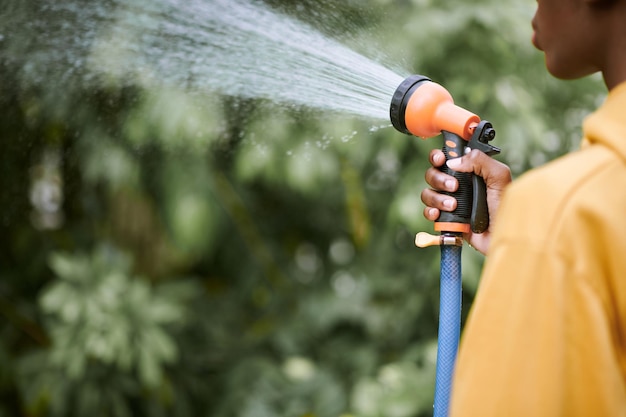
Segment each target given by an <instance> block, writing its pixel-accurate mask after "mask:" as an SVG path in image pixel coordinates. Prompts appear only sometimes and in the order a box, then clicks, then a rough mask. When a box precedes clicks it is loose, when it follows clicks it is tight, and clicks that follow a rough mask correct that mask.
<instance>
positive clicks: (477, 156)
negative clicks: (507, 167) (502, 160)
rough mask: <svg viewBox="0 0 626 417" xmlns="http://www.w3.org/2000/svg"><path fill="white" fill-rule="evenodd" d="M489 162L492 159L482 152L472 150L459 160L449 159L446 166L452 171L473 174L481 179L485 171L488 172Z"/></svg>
mask: <svg viewBox="0 0 626 417" xmlns="http://www.w3.org/2000/svg"><path fill="white" fill-rule="evenodd" d="M491 161H493V159H492V158H490V157H489V156H487V155H486V154H484V153H483V152H480V151H479V150H476V149H474V150H472V151H471V152H470V153H468V154H466V155H464V156H462V157H460V158H452V159H449V160H448V161H446V165H447V166H448V168H450V169H452V170H454V171H458V172H473V173H474V174H476V175H480V176H481V177H482V176H484V174H485V173H486V172H485V171H488V170H489V165H490V162H491Z"/></svg>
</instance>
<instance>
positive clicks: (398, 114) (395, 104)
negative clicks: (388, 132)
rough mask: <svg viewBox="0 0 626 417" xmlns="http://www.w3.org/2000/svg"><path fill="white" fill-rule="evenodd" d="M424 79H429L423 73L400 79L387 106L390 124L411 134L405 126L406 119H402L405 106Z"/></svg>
mask: <svg viewBox="0 0 626 417" xmlns="http://www.w3.org/2000/svg"><path fill="white" fill-rule="evenodd" d="M425 81H431V80H430V78H428V77H425V76H423V75H419V74H415V75H411V76H409V77H407V78H406V79H405V80H404V81H402V82H401V83H400V85H399V86H398V88H396V91H395V93H393V97H392V98H391V105H390V106H389V117H390V118H391V124H392V125H393V127H395V128H396V130H398V131H400V132H402V133H406V134H411V132H409V131H408V130H407V128H406V121H405V119H404V115H405V112H406V106H407V103H408V101H409V98H411V96H412V95H413V93H414V92H415V90H416V89H417V88H418V87H419V86H420V84H422V83H423V82H425Z"/></svg>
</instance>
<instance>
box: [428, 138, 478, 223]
mask: <svg viewBox="0 0 626 417" xmlns="http://www.w3.org/2000/svg"><path fill="white" fill-rule="evenodd" d="M442 135H443V147H442V151H443V153H444V155H445V157H446V161H448V160H449V159H453V158H460V157H462V156H463V154H464V153H465V146H466V144H467V142H466V141H465V140H464V139H463V138H461V137H460V136H458V135H456V134H454V133H451V132H447V131H445V130H444V131H443V132H442ZM439 169H440V170H441V171H442V172H444V173H445V174H448V175H451V176H453V177H454V178H456V180H457V181H458V183H459V187H458V188H457V191H454V192H447V191H446V192H444V194H447V195H449V196H451V197H454V198H455V199H456V201H457V205H456V209H454V211H452V212H443V211H442V212H441V214H440V216H439V218H438V219H437V220H436V222H435V223H436V225H435V229H436V230H439V231H451V232H458V231H469V226H461V225H469V224H470V221H471V215H472V201H473V194H474V187H473V186H472V177H473V174H471V173H469V172H456V171H453V170H451V169H450V168H448V166H447V165H446V164H443V165H442V166H441V167H440V168H439ZM450 228H452V229H454V230H451V229H450Z"/></svg>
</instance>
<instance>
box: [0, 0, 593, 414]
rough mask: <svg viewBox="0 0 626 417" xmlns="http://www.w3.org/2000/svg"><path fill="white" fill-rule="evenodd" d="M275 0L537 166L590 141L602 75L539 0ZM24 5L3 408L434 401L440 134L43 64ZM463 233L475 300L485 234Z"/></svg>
mask: <svg viewBox="0 0 626 417" xmlns="http://www.w3.org/2000/svg"><path fill="white" fill-rule="evenodd" d="M35 3H36V2H35ZM96 3H98V2H97V1H95V0H94V1H92V2H89V1H85V7H91V5H93V4H96ZM16 4H17V3H16ZM181 4H184V2H181ZM271 5H272V7H276V8H277V9H279V10H281V11H283V12H286V13H289V14H292V15H295V16H297V17H299V18H301V19H303V20H308V21H309V23H310V24H312V25H313V26H314V27H318V28H319V30H320V31H323V32H324V33H327V34H329V35H332V36H334V37H336V38H337V39H339V40H340V41H342V42H345V43H346V44H347V45H349V46H350V47H351V48H354V49H356V50H358V51H360V52H363V53H366V54H368V53H373V52H375V51H378V52H383V53H384V54H385V56H387V57H388V58H387V59H391V60H392V61H393V63H394V64H395V65H397V66H399V67H403V68H406V70H408V71H409V72H419V73H423V74H428V75H429V76H430V77H431V78H432V79H433V80H436V81H437V82H439V83H441V84H443V85H444V86H446V88H447V89H448V90H449V91H450V92H451V93H452V94H453V95H454V97H455V101H456V102H457V103H459V104H460V105H462V106H464V107H466V108H469V109H471V110H472V111H473V112H475V113H477V114H480V115H481V116H482V117H483V118H486V119H488V120H490V121H491V122H492V123H493V124H494V125H495V127H496V129H497V130H498V137H497V139H496V142H497V144H498V146H501V147H502V148H503V153H502V154H501V155H500V156H499V157H498V158H499V159H501V160H503V161H506V162H507V163H508V164H510V165H511V167H512V169H513V171H514V174H515V175H516V176H517V175H519V174H521V173H522V172H523V171H525V170H527V169H529V168H531V167H533V166H536V165H540V164H543V163H545V162H546V161H548V160H550V159H552V158H554V157H556V156H558V155H560V154H562V153H564V152H567V151H569V150H571V149H573V148H575V147H576V146H577V144H578V140H579V128H580V122H581V120H582V118H583V116H584V114H585V113H586V112H588V111H589V109H591V108H593V106H594V105H596V104H597V103H598V101H599V100H600V99H601V98H602V94H603V89H602V88H601V85H600V82H599V80H598V79H590V80H585V81H577V82H563V81H557V80H554V79H552V78H550V77H549V76H548V75H547V74H546V72H545V69H544V66H543V58H542V56H541V54H540V53H539V52H537V51H535V50H533V48H532V46H531V44H530V33H531V29H530V19H531V17H532V13H533V11H534V9H533V8H534V6H535V4H534V2H531V1H528V0H507V1H502V0H475V1H471V2H470V1H461V0H445V1H429V0H413V1H409V0H404V1H401V0H397V1H394V0H367V1H366V0H362V1H347V2H346V1H344V0H325V1H322V2H320V1H302V2H295V1H293V2H292V1H286V0H283V1H279V0H276V1H272V2H271ZM3 7H4V6H3ZM0 8H2V7H0ZM18 9H19V10H18ZM18 11H19V12H20V13H22V16H21V17H22V22H23V21H25V20H24V19H23V18H24V15H23V13H28V7H26V6H25V7H21V8H20V7H17V6H15V7H13V8H12V7H11V6H9V7H7V8H5V9H4V10H0V144H1V146H0V416H3V417H4V416H29V417H40V416H51V417H52V416H54V417H56V416H64V417H70V416H90V417H97V416H181V417H182V416H216V417H222V416H223V417H228V416H237V417H265V416H268V417H269V416H285V417H290V416H294V417H305V416H309V417H313V416H315V417H340V416H342V417H347V416H358V417H378V416H381V417H382V416H384V417H412V416H428V415H430V414H431V412H432V396H433V386H434V369H435V360H436V330H437V310H438V267H439V264H438V262H439V253H438V249H436V248H429V249H423V250H418V249H416V248H414V247H413V243H412V242H413V236H414V234H415V233H416V232H418V231H421V230H426V231H430V230H432V226H431V225H430V224H429V223H428V222H426V221H425V220H423V218H422V209H423V206H422V204H421V202H420V199H419V194H420V191H421V189H422V188H423V187H424V181H423V173H424V171H425V170H426V168H427V154H428V151H429V150H430V149H431V148H433V147H436V146H438V142H437V141H436V140H429V141H421V140H419V139H417V138H411V137H407V136H404V135H402V134H400V133H398V132H396V131H394V130H393V129H391V128H389V127H384V128H380V129H372V127H378V126H379V125H380V123H379V121H369V120H363V119H359V118H356V117H353V116H349V115H343V114H329V113H324V112H319V111H306V110H302V109H297V110H294V109H282V108H276V107H274V106H267V103H262V102H256V101H243V100H240V99H237V98H225V97H224V98H222V97H216V96H214V95H210V94H205V95H203V94H198V92H189V91H185V90H183V89H176V88H173V87H171V86H170V87H168V88H165V87H164V88H161V89H159V88H151V89H149V90H146V89H145V88H142V87H141V86H136V85H127V84H121V83H120V84H119V85H118V84H115V83H110V84H108V85H106V86H98V87H95V86H85V85H81V84H72V83H66V84H63V83H58V82H54V83H53V82H51V81H46V80H45V79H43V80H41V82H36V81H33V80H32V77H29V76H28V68H29V60H30V59H31V56H30V55H29V51H30V50H31V49H30V46H29V45H28V44H20V43H19V40H20V39H21V35H22V33H21V31H25V30H27V29H26V28H24V26H20V25H17V24H16V23H15V19H16V16H15V15H13V14H12V13H17V12H18ZM324 16H326V18H325V17H324ZM56 18H58V16H56V17H55V16H51V17H50V19H56ZM27 20H28V19H26V21H27ZM61 53H62V51H59V54H61ZM370 56H371V55H370ZM463 256H464V259H463V261H464V296H465V299H464V300H465V305H464V313H465V314H466V313H467V310H468V308H469V306H470V304H471V300H472V298H473V295H474V293H475V291H476V288H477V285H478V281H479V276H480V268H481V265H482V257H481V256H480V255H478V254H476V253H475V252H473V251H472V250H471V249H466V250H464V255H463ZM511 262H515V260H511Z"/></svg>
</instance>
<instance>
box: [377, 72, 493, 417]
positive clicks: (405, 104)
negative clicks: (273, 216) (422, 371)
mask: <svg viewBox="0 0 626 417" xmlns="http://www.w3.org/2000/svg"><path fill="white" fill-rule="evenodd" d="M389 116H390V118H391V123H392V124H393V126H394V127H395V128H396V129H397V130H398V131H400V132H402V133H406V134H411V135H414V136H418V137H421V138H424V139H426V138H430V137H433V136H438V135H440V134H441V135H442V137H443V146H442V150H443V153H444V155H445V157H446V161H447V160H449V159H452V158H460V157H461V156H463V155H464V154H465V153H468V152H469V151H471V150H472V149H478V150H480V151H482V152H484V153H486V154H487V155H495V154H498V153H499V152H500V149H498V148H497V147H495V146H492V145H490V144H489V142H490V141H491V140H492V139H493V138H494V137H495V135H496V131H495V130H494V128H493V126H492V125H491V123H489V122H488V121H486V120H483V121H481V120H480V118H479V117H478V116H477V115H475V114H474V113H471V112H469V111H467V110H465V109H464V108H462V107H459V106H457V105H455V104H454V100H453V99H452V96H451V95H450V93H449V92H448V91H447V90H446V89H445V88H444V87H442V86H441V85H439V84H437V83H434V82H432V81H431V80H430V79H429V78H427V77H425V76H423V75H412V76H410V77H408V78H406V79H405V80H404V81H403V82H402V83H401V84H400V85H399V86H398V88H397V89H396V91H395V93H394V95H393V97H392V99H391V105H390V108H389ZM439 169H440V170H441V171H443V172H445V173H446V174H449V175H452V176H453V177H455V178H456V179H457V181H458V183H459V187H458V189H457V191H455V192H445V194H447V195H450V196H452V197H454V198H455V199H456V200H457V207H456V209H455V210H454V211H452V212H441V214H440V216H439V218H438V219H437V220H436V221H435V231H438V232H439V233H440V235H439V236H434V235H430V234H428V233H425V232H420V233H418V234H417V236H416V238H415V244H416V245H417V246H418V247H421V248H423V247H427V246H434V245H439V246H440V247H441V273H440V296H439V298H440V305H439V333H438V342H437V371H436V380H435V401H434V416H435V417H445V416H447V415H448V408H449V404H450V393H451V389H452V377H453V373H454V364H455V361H456V355H457V351H458V345H459V338H460V334H461V299H462V286H461V248H462V246H463V233H468V232H470V231H472V232H474V233H482V232H484V231H485V230H487V228H488V227H489V211H488V208H487V187H486V185H485V181H484V180H483V178H482V177H480V176H478V175H474V174H473V173H465V172H455V171H452V170H451V169H450V168H448V167H447V165H446V164H444V165H443V166H442V167H441V168H439Z"/></svg>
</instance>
